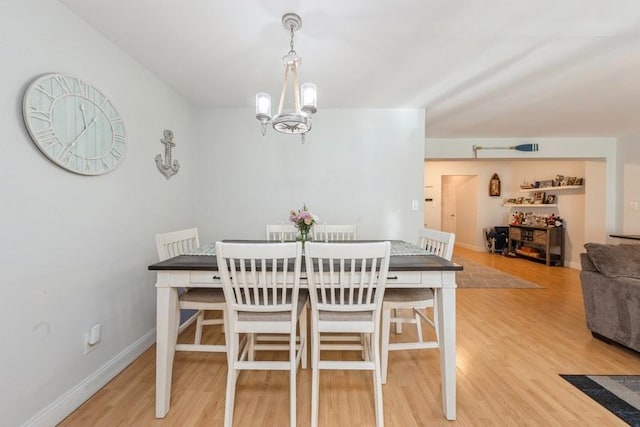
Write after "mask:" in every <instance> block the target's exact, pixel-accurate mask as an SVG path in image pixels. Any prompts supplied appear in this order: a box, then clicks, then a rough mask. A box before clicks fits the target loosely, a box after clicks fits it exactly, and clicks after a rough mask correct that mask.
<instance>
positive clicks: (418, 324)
mask: <svg viewBox="0 0 640 427" xmlns="http://www.w3.org/2000/svg"><path fill="white" fill-rule="evenodd" d="M413 311H414V313H413V317H414V318H415V319H416V330H417V333H418V342H423V339H422V319H421V318H420V315H419V314H418V310H417V309H415V308H414V309H413Z"/></svg>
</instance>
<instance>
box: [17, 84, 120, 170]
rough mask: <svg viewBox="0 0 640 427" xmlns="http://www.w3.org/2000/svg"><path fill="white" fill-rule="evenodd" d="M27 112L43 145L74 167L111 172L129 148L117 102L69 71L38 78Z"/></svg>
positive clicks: (47, 153)
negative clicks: (113, 102)
mask: <svg viewBox="0 0 640 427" xmlns="http://www.w3.org/2000/svg"><path fill="white" fill-rule="evenodd" d="M23 114H24V121H25V124H26V126H27V130H28V131H29V134H30V135H31V138H32V139H33V141H34V142H35V143H36V145H37V146H38V148H39V149H40V151H42V152H43V153H44V154H45V156H47V157H48V158H49V159H50V160H51V161H52V162H54V163H55V164H57V165H58V166H60V167H62V168H64V169H67V170H69V171H71V172H75V173H78V174H81V175H100V174H103V173H106V172H109V171H111V170H113V169H115V168H116V167H118V165H119V164H120V162H121V161H122V159H123V158H124V155H125V153H126V151H127V144H126V143H127V134H126V132H125V128H124V123H123V122H122V118H121V117H120V115H119V114H118V112H117V111H116V109H115V107H114V106H113V104H112V103H111V101H109V99H108V98H107V97H106V96H105V95H104V94H103V93H102V92H100V91H99V90H98V89H96V88H95V87H93V86H91V85H90V84H89V83H87V82H85V81H83V80H81V79H79V78H76V77H71V76H68V75H65V74H47V75H45V76H42V77H40V78H38V79H37V80H35V81H34V82H33V83H31V85H30V86H29V87H28V88H27V91H26V92H25V96H24V103H23Z"/></svg>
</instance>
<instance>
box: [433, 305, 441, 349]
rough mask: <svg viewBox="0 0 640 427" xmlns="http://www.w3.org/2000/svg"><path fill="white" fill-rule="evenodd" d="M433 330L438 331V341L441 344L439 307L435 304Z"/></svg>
mask: <svg viewBox="0 0 640 427" xmlns="http://www.w3.org/2000/svg"><path fill="white" fill-rule="evenodd" d="M433 328H434V329H435V330H436V341H437V342H438V343H439V342H440V333H439V332H438V309H437V305H436V304H435V303H434V304H433Z"/></svg>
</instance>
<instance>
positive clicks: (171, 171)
mask: <svg viewBox="0 0 640 427" xmlns="http://www.w3.org/2000/svg"><path fill="white" fill-rule="evenodd" d="M160 142H161V143H163V144H164V162H162V154H158V155H157V156H156V166H158V170H159V171H160V173H162V174H163V175H164V177H165V178H167V179H169V178H171V177H172V176H173V175H175V174H177V173H178V169H180V163H178V161H177V160H174V161H173V164H172V163H171V149H172V148H173V147H175V146H176V144H175V142H173V132H172V131H170V130H169V129H166V130H165V131H164V138H162V139H161V140H160Z"/></svg>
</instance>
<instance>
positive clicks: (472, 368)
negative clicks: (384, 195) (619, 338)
mask: <svg viewBox="0 0 640 427" xmlns="http://www.w3.org/2000/svg"><path fill="white" fill-rule="evenodd" d="M455 254H456V255H459V256H462V257H464V258H468V259H470V260H473V261H475V262H478V263H482V264H484V265H487V266H490V267H493V268H496V269H499V270H502V271H504V272H506V273H510V274H513V275H516V276H518V277H521V278H523V279H526V280H530V281H533V282H536V283H538V284H540V285H542V286H544V289H459V290H458V292H457V319H458V324H457V341H458V346H457V348H458V353H457V355H458V357H457V362H458V371H457V372H458V378H457V387H458V400H457V402H458V412H457V414H458V418H457V421H447V420H446V419H445V418H444V415H443V413H442V403H441V398H440V368H439V359H438V357H439V355H438V351H437V350H417V351H415V350H414V351H407V352H402V351H396V352H392V353H391V354H390V357H389V379H388V383H387V384H386V385H385V386H384V388H383V393H384V417H385V425H386V426H388V427H391V426H398V427H400V426H402V427H406V426H453V425H456V426H483V427H485V426H522V425H527V426H624V425H626V424H625V423H623V422H622V421H621V420H619V419H618V418H617V417H616V416H614V415H613V414H611V413H610V412H609V411H607V410H606V409H604V408H603V407H601V406H600V405H598V404H597V403H595V402H594V401H592V400H591V399H590V398H589V397H587V396H586V395H584V394H582V393H581V392H579V391H578V390H577V389H575V388H574V387H573V386H572V385H570V384H569V383H567V382H565V381H564V380H563V379H562V378H561V377H560V376H559V374H561V373H567V374H638V373H639V372H640V354H638V353H636V352H633V351H630V350H627V349H625V348H623V347H619V346H616V345H609V344H605V343H603V342H601V341H598V340H595V339H593V338H592V337H591V334H590V333H589V331H588V330H587V329H586V326H585V319H584V308H583V305H582V304H583V303H582V292H581V289H580V279H579V272H578V271H577V270H571V269H568V268H561V267H546V266H544V265H542V264H537V263H533V262H530V261H527V260H522V259H513V258H506V257H502V256H500V255H495V254H489V253H482V252H473V251H469V250H465V249H462V248H458V247H457V248H456V250H455ZM412 332H413V331H412V328H410V327H407V328H406V330H405V332H404V333H403V334H402V335H403V336H404V335H405V334H411V333H412ZM190 336H193V327H190V328H188V329H187V330H186V331H185V332H184V333H183V334H182V336H181V337H180V339H181V341H184V340H185V339H187V338H190ZM206 339H208V340H217V341H218V342H220V341H221V340H222V337H221V334H220V332H219V329H217V327H210V328H209V329H208V331H207V333H206ZM341 356H343V357H355V355H354V354H343V355H341ZM320 381H321V390H320V426H327V427H328V426H371V425H373V424H374V412H373V394H372V384H371V374H370V373H368V372H353V371H350V372H342V371H335V372H332V371H322V372H321V373H320ZM225 382H226V361H225V357H224V355H222V354H199V353H188V352H179V353H176V357H175V363H174V371H173V389H172V390H173V391H172V400H171V410H170V411H169V414H168V415H167V417H166V418H164V419H160V420H158V419H155V418H154V408H155V401H154V398H155V346H154V347H152V348H150V349H149V350H148V351H147V352H145V353H144V354H143V355H142V356H141V357H140V358H139V359H138V360H136V361H135V362H134V363H133V364H132V365H131V366H129V367H128V368H127V369H126V370H125V371H123V372H122V373H121V374H120V375H118V376H117V377H116V378H115V379H114V380H113V381H111V382H110V383H109V384H107V386H105V387H104V388H103V389H102V390H100V391H99V392H98V393H97V394H96V395H94V396H93V397H92V398H91V399H90V400H89V401H87V402H86V403H85V404H84V405H83V406H82V407H80V408H79V409H78V410H77V411H75V412H74V413H73V414H71V415H70V416H69V417H67V419H66V420H64V421H63V422H62V423H61V424H60V426H64V427H75V426H83V427H84V426H87V425H91V426H93V427H101V426H109V427H114V426H205V425H206V426H216V425H222V422H223V418H224V388H225ZM310 391H311V371H310V369H306V370H300V371H299V376H298V393H297V396H298V397H297V398H298V423H297V424H298V426H307V425H309V417H310V413H311V410H310V394H311V393H310ZM288 399H289V393H288V373H287V372H273V371H268V372H267V371H264V372H263V371H255V372H243V373H242V374H241V375H240V378H239V381H238V386H237V393H236V410H235V415H234V421H235V425H236V426H255V425H259V426H285V425H289V411H288Z"/></svg>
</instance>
